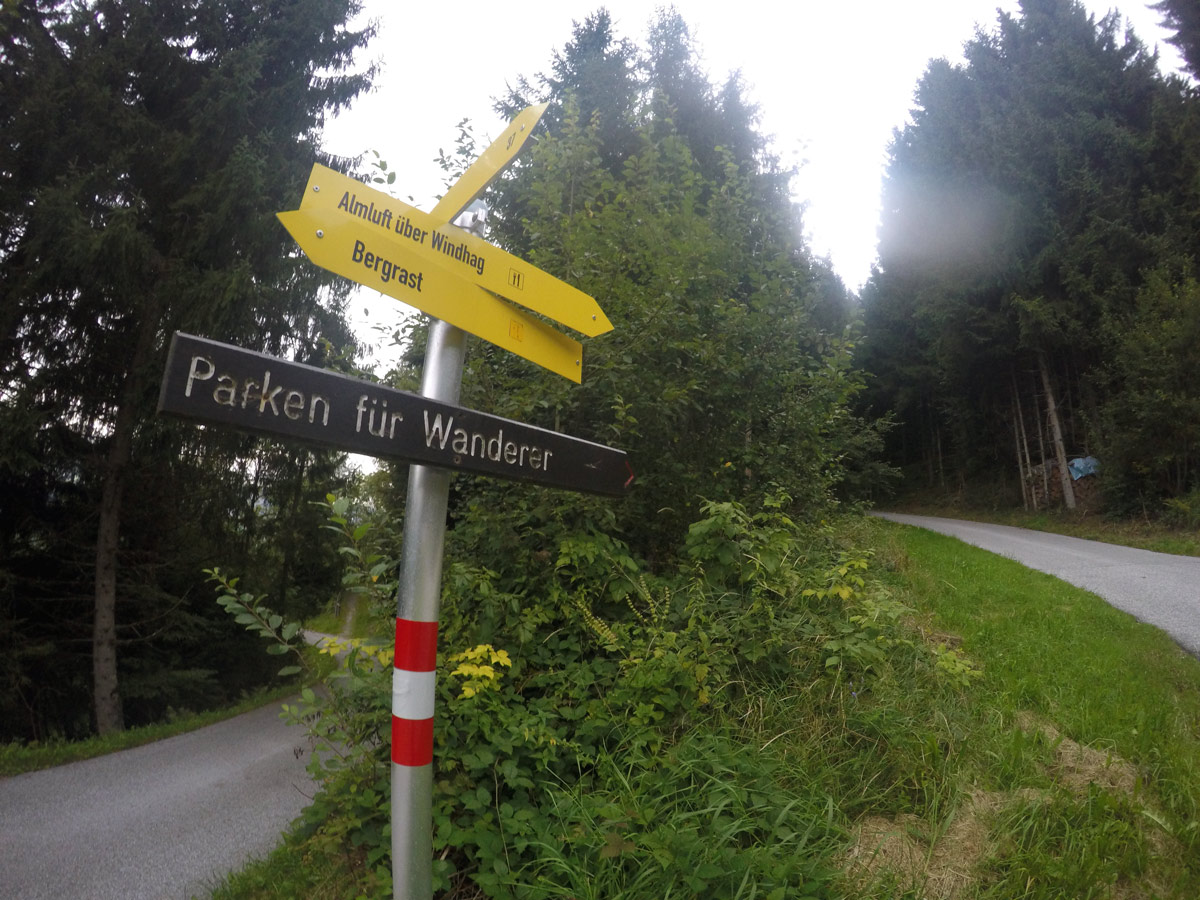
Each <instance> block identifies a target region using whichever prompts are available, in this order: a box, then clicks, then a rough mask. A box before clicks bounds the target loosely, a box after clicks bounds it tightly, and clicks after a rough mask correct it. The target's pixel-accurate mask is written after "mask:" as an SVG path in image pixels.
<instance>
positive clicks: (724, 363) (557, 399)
mask: <svg viewBox="0 0 1200 900" xmlns="http://www.w3.org/2000/svg"><path fill="white" fill-rule="evenodd" d="M631 52H632V51H631V49H630V45H629V44H627V43H626V42H624V41H622V40H619V39H618V38H617V37H616V36H615V35H614V34H613V33H612V30H611V23H610V22H609V21H608V19H607V16H606V14H604V13H599V14H597V15H596V16H593V17H591V18H589V19H587V20H585V21H584V22H583V23H577V25H576V28H575V33H574V35H573V39H572V40H571V41H570V42H569V43H568V44H567V45H566V47H565V48H564V50H563V51H562V52H560V53H558V54H556V55H555V57H554V61H553V67H552V73H551V74H550V75H546V76H542V77H540V78H538V79H534V81H535V82H536V83H537V84H538V85H539V88H538V89H537V90H534V89H533V88H531V87H530V86H529V84H530V82H529V81H526V82H523V83H522V87H523V90H524V93H520V92H517V93H514V94H513V95H511V96H509V97H508V98H506V99H505V100H504V101H503V102H502V103H501V104H500V105H499V108H500V109H501V110H503V111H506V112H507V111H511V110H512V109H514V108H516V107H519V106H523V105H526V104H527V103H530V102H535V101H539V100H551V101H553V102H554V103H555V104H556V105H557V107H558V108H559V110H560V112H559V113H558V114H557V115H556V116H555V117H554V118H553V119H551V120H550V122H549V127H548V128H546V129H545V130H544V131H542V132H541V133H540V136H538V137H537V139H536V140H535V141H534V142H533V146H532V147H531V149H530V150H529V152H528V153H527V154H526V155H525V157H524V159H523V161H522V164H521V165H520V166H519V167H518V168H517V169H516V170H515V172H514V173H513V175H512V176H511V177H509V178H507V179H505V180H503V181H502V182H500V183H499V184H498V185H496V186H495V188H494V189H493V191H492V193H491V195H490V198H489V202H490V204H491V206H492V209H493V214H492V216H491V217H490V221H493V222H494V223H495V224H494V226H493V233H492V239H493V240H497V241H499V242H500V243H502V244H504V245H506V246H508V247H510V248H512V249H514V250H515V251H516V252H519V253H522V254H524V255H526V256H527V258H529V259H530V260H531V261H532V262H533V263H534V264H535V265H537V266H539V267H540V268H542V269H545V270H546V271H549V272H551V273H553V274H555V275H557V276H558V277H560V278H563V279H564V280H566V281H569V282H570V283H572V284H574V285H576V286H577V287H579V288H580V289H581V290H583V291H585V292H586V293H589V294H591V295H592V296H594V297H596V298H597V300H598V301H599V302H600V304H601V306H602V307H603V308H604V310H605V312H606V314H607V315H608V316H609V318H610V319H611V320H612V321H613V322H614V325H615V327H614V330H613V331H612V332H610V333H609V334H606V335H603V336H601V337H599V338H596V339H592V340H590V341H588V342H587V346H586V350H585V353H586V355H585V359H584V367H585V368H584V380H583V385H582V386H581V387H577V386H574V385H569V384H567V383H566V382H564V381H562V380H561V379H556V378H554V377H552V376H547V375H544V374H543V373H541V372H539V371H537V370H535V369H533V368H532V367H531V366H530V365H528V364H527V363H524V362H523V361H520V360H517V359H514V358H509V357H507V356H506V355H505V354H502V353H500V352H499V351H495V350H493V349H492V348H490V347H488V346H485V345H481V344H475V345H473V349H472V351H471V356H470V358H469V360H468V374H467V378H466V380H465V395H464V402H466V403H468V405H474V406H477V407H479V408H483V409H489V410H494V411H496V412H498V413H500V414H503V415H506V416H509V417H512V418H516V419H519V420H522V421H530V422H533V423H536V424H539V425H542V426H545V427H551V428H555V429H559V430H561V431H564V432H566V433H568V434H572V435H577V436H579V437H584V438H588V439H591V440H597V441H600V442H604V443H608V444H611V445H614V446H618V447H622V448H624V449H627V450H628V451H629V453H630V458H631V462H632V466H633V469H634V472H635V473H636V479H637V480H636V482H635V488H634V490H633V491H632V493H631V496H630V497H629V498H627V499H625V500H622V501H620V502H619V503H618V504H615V505H614V504H613V503H611V501H590V500H581V499H579V498H570V499H569V500H568V499H567V498H562V497H560V496H556V495H546V496H545V497H543V496H542V495H539V494H536V493H535V494H534V495H532V496H531V495H530V491H529V489H528V488H512V487H510V486H506V485H498V484H492V483H487V482H483V481H479V482H477V483H476V482H472V483H462V484H460V485H459V486H458V487H457V489H456V490H457V491H458V495H459V498H460V502H461V503H462V504H464V506H465V508H470V509H471V510H486V509H504V510H506V511H509V510H522V511H524V510H528V511H529V515H530V516H531V520H530V525H529V527H530V528H532V529H537V528H542V527H558V526H555V525H552V524H551V523H552V522H555V521H557V522H559V524H560V525H561V524H562V522H563V520H569V522H570V523H571V525H570V526H569V527H578V528H592V529H595V530H612V531H613V533H614V534H617V535H620V536H621V537H622V538H624V539H626V540H629V541H631V543H632V544H633V545H634V546H635V547H636V548H637V550H638V552H640V553H645V554H648V555H650V556H661V555H664V554H671V553H674V552H675V551H676V550H677V548H678V547H679V546H680V542H681V539H682V535H683V533H684V530H685V528H686V525H687V523H688V522H690V521H692V520H693V519H694V518H695V515H696V513H697V510H698V509H699V507H700V504H701V503H702V502H703V501H704V500H706V499H708V500H718V499H719V500H728V499H734V498H738V499H741V500H746V501H748V502H750V503H753V502H754V498H758V497H761V496H763V495H764V493H765V492H767V491H769V490H771V489H773V488H781V489H784V490H786V491H787V492H788V493H789V494H790V495H791V496H792V497H794V498H795V502H796V508H797V509H804V510H806V511H807V512H808V514H811V515H814V516H815V515H818V514H819V511H820V510H823V509H825V508H826V507H827V504H828V503H829V501H830V499H831V497H832V496H833V491H834V489H835V486H836V485H837V484H838V483H839V482H840V481H841V480H842V479H843V477H844V476H845V472H846V467H845V466H844V464H843V463H844V460H843V455H844V454H846V453H850V454H855V453H858V452H859V451H860V450H861V451H862V452H861V454H860V455H863V456H865V455H867V454H866V448H868V447H869V445H870V444H871V443H872V441H873V440H874V438H873V432H872V431H871V429H869V428H867V427H866V426H864V425H863V424H862V423H860V422H858V421H856V420H854V419H853V418H852V417H851V416H850V415H849V413H848V411H847V408H848V407H847V404H848V401H849V398H850V397H851V396H853V394H854V393H855V392H856V391H857V390H858V389H859V386H860V382H859V379H858V376H857V374H856V373H855V371H854V370H853V368H852V366H851V362H850V350H851V347H850V343H849V338H848V333H847V331H846V328H847V326H848V325H849V318H850V317H849V308H848V303H847V294H846V291H845V289H844V287H842V285H841V283H840V282H839V281H837V279H836V278H835V277H834V276H833V275H832V273H831V272H829V270H828V267H827V266H826V265H825V264H823V263H821V262H819V261H816V260H814V259H813V258H812V257H811V254H810V253H809V252H808V249H807V248H806V247H805V245H804V243H803V241H802V239H801V218H800V210H799V208H798V207H797V206H796V205H795V204H794V203H793V202H792V200H791V199H790V197H789V194H788V182H789V173H788V172H786V171H784V170H782V169H780V168H779V166H778V165H777V163H776V162H775V160H774V159H773V158H771V157H769V156H767V155H766V154H765V153H764V152H763V150H762V148H763V146H764V142H763V139H762V138H761V136H760V135H759V134H758V133H757V131H756V130H755V128H754V117H753V112H752V110H751V108H750V107H749V105H748V104H747V103H746V102H745V101H744V99H743V98H742V96H741V94H740V89H739V88H738V86H737V83H736V81H731V82H729V83H728V84H727V86H726V88H725V89H723V90H720V91H717V90H714V89H713V88H712V86H711V84H710V83H709V81H708V79H707V77H706V76H705V75H704V74H703V73H701V72H700V71H699V70H698V69H697V68H696V63H695V50H694V48H693V47H692V45H691V42H690V39H689V37H688V34H687V29H686V26H685V25H684V23H683V22H682V20H681V19H680V18H679V17H678V15H677V14H676V13H674V12H666V13H663V14H662V15H661V16H660V18H659V19H658V20H657V21H656V23H655V24H654V25H652V26H651V31H650V39H649V46H648V49H647V50H646V51H645V52H644V55H643V56H640V57H638V58H637V59H636V60H635V59H633V58H631ZM598 73H599V74H602V75H603V77H604V79H605V80H604V81H603V83H600V82H598V81H597V77H598ZM856 448H857V449H856ZM501 497H502V498H504V499H503V501H501V500H500V499H499V498H501ZM563 527H567V526H563Z"/></svg>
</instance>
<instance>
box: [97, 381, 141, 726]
mask: <svg viewBox="0 0 1200 900" xmlns="http://www.w3.org/2000/svg"><path fill="white" fill-rule="evenodd" d="M132 419H133V415H132V413H131V412H130V411H129V404H126V403H122V404H121V408H120V409H119V410H117V421H116V424H115V425H114V427H113V434H112V439H111V440H112V444H111V445H110V447H109V450H108V458H107V460H106V466H105V469H106V471H105V475H104V489H103V493H102V494H101V499H100V523H99V527H98V528H97V530H96V608H95V614H94V616H93V619H92V702H93V705H94V708H95V713H96V731H97V733H98V734H100V735H101V736H102V737H103V736H104V735H106V734H112V733H113V732H117V731H123V730H124V729H125V717H124V714H123V712H122V710H121V693H120V688H119V685H118V682H117V553H118V550H119V542H120V537H121V500H122V498H123V495H124V493H125V472H126V470H127V468H128V465H129V456H130V452H129V448H130V445H131V442H132V437H133V422H132Z"/></svg>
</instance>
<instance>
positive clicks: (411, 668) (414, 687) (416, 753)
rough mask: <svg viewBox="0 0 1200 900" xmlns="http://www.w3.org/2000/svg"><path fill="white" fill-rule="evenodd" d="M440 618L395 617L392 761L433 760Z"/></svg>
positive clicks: (414, 763) (420, 762) (402, 763)
mask: <svg viewBox="0 0 1200 900" xmlns="http://www.w3.org/2000/svg"><path fill="white" fill-rule="evenodd" d="M437 630H438V623H437V622H418V621H415V620H413V619H400V618H397V619H396V657H395V671H394V672H393V673H392V762H394V763H395V764H396V765H398V766H427V765H429V764H430V763H432V762H433V697H434V693H435V690H436V685H435V683H434V678H435V675H436V672H435V671H434V670H435V669H436V667H437Z"/></svg>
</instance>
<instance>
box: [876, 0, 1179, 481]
mask: <svg viewBox="0 0 1200 900" xmlns="http://www.w3.org/2000/svg"><path fill="white" fill-rule="evenodd" d="M965 57H966V62H965V64H963V65H951V64H950V63H947V62H946V61H944V60H943V61H935V62H933V63H931V64H930V66H929V68H928V70H927V71H926V73H925V75H924V77H923V78H922V79H921V82H920V84H919V85H918V88H917V91H916V96H915V100H916V107H915V108H914V110H913V113H912V122H911V123H910V124H909V125H908V126H906V127H905V128H904V129H902V130H901V131H899V132H897V134H896V136H895V139H894V141H893V144H892V147H891V159H890V162H889V167H888V174H887V179H886V184H885V191H884V212H883V222H882V227H881V230H880V245H879V268H878V271H877V272H876V274H875V276H874V277H873V279H872V282H871V284H870V285H869V286H868V288H867V290H866V292H865V301H866V315H867V323H868V326H867V327H868V333H869V335H870V337H869V342H868V348H867V357H866V358H867V365H868V368H870V369H871V371H872V372H873V373H874V374H875V375H876V376H877V381H876V387H875V389H874V394H873V398H872V399H873V402H874V403H875V404H876V408H877V409H884V408H890V409H893V410H894V411H895V412H896V413H897V414H898V415H899V416H900V418H901V419H902V420H903V422H904V425H903V427H902V428H900V429H898V430H897V432H896V433H895V435H894V436H893V438H894V443H893V453H894V454H895V456H894V458H896V459H897V460H898V461H901V462H904V463H906V464H910V465H913V464H918V463H922V462H923V463H924V464H925V467H926V470H927V471H928V472H929V473H930V474H932V473H933V472H934V470H935V469H937V468H938V467H940V468H941V470H942V472H943V475H944V473H945V472H946V471H947V470H950V471H951V472H952V473H954V474H955V475H957V477H958V478H959V479H963V478H975V477H980V476H983V475H984V473H991V475H990V476H988V477H991V478H992V479H993V480H996V479H995V474H996V473H998V472H1007V471H1008V470H1009V468H1010V467H1011V462H1012V460H1013V456H1014V447H1018V446H1020V445H1022V444H1024V445H1025V446H1026V447H1028V446H1030V445H1031V444H1033V445H1035V446H1033V452H1032V453H1031V454H1030V457H1031V459H1030V461H1031V462H1033V463H1035V464H1036V463H1040V462H1041V461H1042V460H1043V459H1045V460H1050V459H1051V458H1052V457H1053V456H1054V455H1055V450H1056V449H1057V450H1058V451H1065V454H1066V455H1083V454H1087V453H1094V454H1096V455H1098V456H1101V457H1102V458H1104V462H1105V463H1106V465H1107V466H1108V472H1109V474H1111V475H1112V476H1113V478H1112V479H1111V481H1110V484H1111V485H1112V486H1113V487H1114V489H1115V488H1116V486H1117V484H1118V483H1123V484H1127V485H1128V484H1131V483H1132V482H1130V481H1129V479H1126V478H1125V477H1124V475H1125V474H1128V471H1127V470H1126V469H1125V467H1127V466H1133V467H1135V468H1137V467H1143V462H1144V461H1135V460H1133V459H1132V458H1130V457H1129V456H1128V454H1127V453H1124V452H1122V453H1118V452H1116V447H1117V445H1118V444H1120V445H1122V446H1128V443H1129V440H1130V439H1132V440H1133V441H1134V443H1137V444H1140V445H1142V446H1146V445H1147V444H1148V443H1149V442H1160V443H1163V444H1171V445H1175V446H1179V445H1180V442H1179V441H1176V440H1175V439H1174V437H1173V436H1171V435H1170V434H1169V433H1165V432H1158V433H1155V434H1151V433H1150V432H1148V431H1146V430H1144V428H1143V429H1142V430H1140V432H1139V434H1138V435H1137V436H1136V437H1135V435H1133V434H1130V433H1128V432H1125V431H1124V430H1123V427H1118V426H1117V425H1116V422H1117V418H1115V417H1114V416H1115V412H1114V410H1113V409H1111V408H1110V406H1111V404H1113V403H1118V404H1119V403H1121V402H1124V401H1121V400H1120V397H1121V393H1122V391H1123V390H1124V386H1125V384H1124V383H1125V379H1126V377H1127V375H1128V374H1129V373H1128V371H1127V369H1126V368H1125V366H1124V363H1123V361H1122V354H1123V352H1124V350H1123V349H1122V347H1123V336H1124V335H1125V334H1126V330H1127V328H1128V327H1129V325H1130V323H1132V322H1134V321H1140V320H1141V319H1142V318H1144V316H1145V315H1146V311H1145V310H1144V309H1143V305H1144V303H1145V302H1147V301H1146V297H1147V296H1149V295H1148V294H1147V293H1146V284H1147V280H1146V279H1147V273H1148V272H1150V271H1151V270H1154V269H1157V268H1159V267H1166V269H1167V270H1168V271H1170V272H1173V273H1175V275H1176V276H1179V275H1182V274H1183V273H1186V272H1188V271H1190V270H1191V268H1192V266H1193V260H1194V253H1195V249H1196V247H1197V244H1196V234H1197V232H1196V218H1195V212H1194V210H1195V199H1196V184H1197V182H1196V181H1195V171H1196V170H1195V165H1196V152H1195V145H1194V143H1191V142H1190V137H1191V136H1192V135H1194V128H1195V116H1196V108H1195V102H1194V98H1193V96H1192V95H1191V94H1190V93H1189V91H1188V89H1187V88H1186V86H1185V85H1184V84H1183V83H1182V82H1181V81H1179V80H1178V79H1171V78H1164V77H1163V76H1162V75H1161V74H1160V73H1159V72H1158V69H1157V64H1156V59H1155V58H1154V57H1153V56H1152V55H1150V54H1149V53H1147V52H1146V50H1145V49H1144V47H1143V46H1142V45H1141V44H1140V43H1139V42H1138V41H1137V39H1136V37H1134V36H1133V35H1132V34H1129V35H1125V36H1123V35H1122V32H1121V31H1120V20H1119V18H1118V17H1117V15H1116V14H1115V13H1114V14H1110V15H1108V16H1106V17H1104V18H1101V19H1099V20H1097V19H1095V18H1094V17H1092V16H1090V15H1088V13H1087V12H1086V11H1085V10H1084V8H1083V7H1082V6H1081V5H1080V4H1079V3H1077V2H1073V0H1025V2H1023V3H1022V4H1021V9H1020V13H1019V14H1017V15H1010V14H1006V13H1002V14H1000V16H999V19H998V21H997V25H996V27H995V29H993V30H992V31H983V32H980V33H979V34H977V36H976V37H975V39H974V40H972V41H971V42H969V43H968V44H967V45H966V48H965ZM1167 277H1171V276H1167ZM1126 349H1128V348H1127V347H1126ZM1051 420H1054V421H1051ZM1124 421H1126V422H1130V421H1131V420H1129V418H1128V417H1127V416H1126V417H1124ZM1148 421H1149V420H1148V419H1147V420H1146V422H1148ZM1059 426H1061V432H1062V440H1061V441H1058V440H1056V439H1055V437H1054V433H1055V428H1058V427H1059ZM1022 429H1024V431H1023V430H1022ZM1114 429H1115V430H1114ZM1034 438H1037V441H1040V442H1041V445H1040V446H1036V443H1037V442H1036V441H1035V440H1034ZM1184 443H1186V441H1184ZM1054 445H1057V447H1055V446H1054ZM1027 452H1028V451H1027ZM1191 452H1194V451H1191ZM1012 468H1014V469H1015V468H1016V467H1012ZM1026 468H1027V467H1026V466H1025V465H1024V464H1023V465H1022V467H1021V469H1020V470H1018V471H1021V472H1023V473H1025V474H1024V477H1025V478H1026V479H1028V477H1029V475H1028V473H1027V472H1026V471H1025V470H1026ZM1152 469H1153V470H1154V471H1155V472H1158V471H1159V470H1158V469H1157V468H1156V467H1155V466H1154V465H1151V466H1150V467H1149V468H1144V467H1143V474H1147V473H1149V472H1150V471H1151V470H1152ZM1122 473H1124V474H1122ZM1157 479H1158V475H1154V476H1152V477H1150V479H1149V481H1147V479H1145V478H1143V479H1142V480H1141V486H1140V487H1139V488H1137V490H1138V491H1142V492H1148V494H1147V495H1152V494H1153V493H1155V491H1157V490H1160V489H1162V488H1165V485H1161V484H1154V483H1153V482H1155V481H1156V480H1157ZM1013 483H1014V482H1013V481H1012V480H1011V479H1010V480H1009V484H1010V485H1012V484H1013ZM1065 492H1066V488H1065V487H1064V494H1065ZM1120 493H1121V491H1118V490H1113V491H1111V492H1110V499H1112V500H1113V501H1114V502H1117V503H1119V502H1121V501H1120V500H1119V499H1118V498H1119V494H1120Z"/></svg>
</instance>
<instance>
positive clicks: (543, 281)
mask: <svg viewBox="0 0 1200 900" xmlns="http://www.w3.org/2000/svg"><path fill="white" fill-rule="evenodd" d="M485 156H486V154H485ZM480 158H481V159H482V158H483V157H480ZM464 177H466V176H464ZM300 209H301V210H314V211H316V210H320V211H321V212H322V213H325V212H328V213H331V214H335V215H336V214H340V215H341V216H343V217H346V218H347V219H349V220H353V221H355V222H356V224H359V225H361V226H362V227H361V228H360V231H361V232H362V235H363V239H364V240H366V239H367V238H368V237H374V236H386V237H387V238H388V239H389V240H390V241H392V242H393V244H394V245H396V246H397V247H399V248H402V250H403V253H404V258H405V260H406V261H407V262H406V263H405V264H406V265H407V266H408V267H409V268H410V269H411V268H420V267H425V268H428V267H430V266H437V267H439V268H442V269H445V270H446V271H448V272H450V273H452V274H454V275H456V276H457V277H459V278H461V279H464V280H466V281H470V282H472V283H474V284H476V285H478V286H479V287H482V288H486V289H487V290H489V291H491V292H492V293H494V294H499V295H500V296H501V297H505V298H507V299H508V300H511V301H513V302H514V303H519V304H520V305H521V306H524V307H525V308H526V309H531V310H533V311H534V312H537V313H541V314H542V315H544V316H546V317H547V318H548V319H553V320H554V321H555V322H560V323H562V324H563V325H566V326H567V327H568V328H573V329H575V330H576V331H578V332H580V333H581V334H585V335H587V336H588V337H595V336H596V335H598V334H603V333H604V332H606V331H611V330H612V323H611V322H609V321H608V317H607V316H606V315H604V311H603V310H602V309H601V308H600V304H598V303H597V302H596V301H595V300H594V299H593V298H592V297H590V296H588V295H587V294H585V293H584V292H583V291H581V290H579V289H577V288H574V287H572V286H571V285H569V284H567V283H566V282H565V281H561V280H559V279H558V278H555V277H554V276H553V275H551V274H549V273H548V272H543V271H542V270H541V269H539V268H538V267H537V266H534V265H532V264H531V263H528V262H526V261H525V260H523V259H521V258H520V257H517V256H513V254H511V253H508V252H506V251H504V250H501V249H500V248H499V247H497V246H495V245H494V244H490V243H488V242H487V241H485V240H483V238H479V237H476V236H475V235H473V234H471V233H470V232H468V231H464V230H463V229H461V228H456V227H455V226H453V225H449V224H446V223H444V222H443V221H441V220H440V219H439V218H438V217H437V216H436V215H434V214H431V213H426V212H422V211H421V210H419V209H417V208H416V207H415V206H409V205H408V204H407V203H404V202H402V201H400V200H397V199H395V198H394V197H392V196H390V195H388V194H385V193H383V192H382V191H377V190H375V189H374V188H371V187H368V186H367V185H365V184H363V183H362V182H361V181H357V180H355V179H353V178H350V177H348V176H346V175H343V174H341V173H340V172H335V171H334V170H333V169H329V168H326V167H325V166H322V165H321V164H320V163H317V164H315V165H314V166H313V168H312V174H311V175H310V176H309V179H308V186H307V188H306V189H305V191H304V199H303V200H301V201H300ZM397 252H399V251H397ZM414 305H416V304H414ZM426 312H428V310H426ZM467 330H468V331H471V329H469V328H468V329H467ZM481 337H482V335H481Z"/></svg>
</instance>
